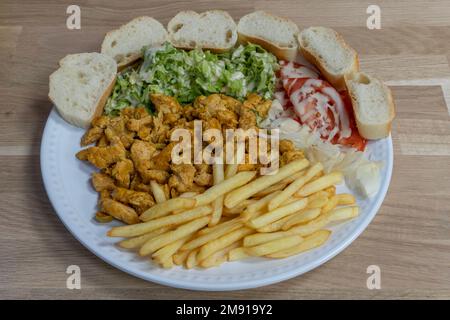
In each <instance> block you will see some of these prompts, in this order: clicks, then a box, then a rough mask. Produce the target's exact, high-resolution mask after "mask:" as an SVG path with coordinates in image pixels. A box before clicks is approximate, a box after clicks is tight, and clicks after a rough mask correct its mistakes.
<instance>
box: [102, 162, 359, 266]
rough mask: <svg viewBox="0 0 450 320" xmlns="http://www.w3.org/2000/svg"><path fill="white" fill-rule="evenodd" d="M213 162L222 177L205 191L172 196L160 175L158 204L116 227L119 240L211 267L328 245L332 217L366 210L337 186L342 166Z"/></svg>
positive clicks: (162, 261)
mask: <svg viewBox="0 0 450 320" xmlns="http://www.w3.org/2000/svg"><path fill="white" fill-rule="evenodd" d="M224 167H225V166H224V165H220V164H215V165H213V177H214V185H213V186H212V187H210V188H209V189H207V190H206V191H205V192H203V193H201V194H195V193H185V194H183V195H181V196H180V197H178V198H174V199H169V200H166V199H165V196H164V192H163V191H162V190H161V189H160V188H161V186H159V185H158V184H157V183H152V184H151V186H152V190H153V194H154V196H155V200H156V202H157V204H156V205H154V206H153V207H151V208H150V209H148V210H147V211H145V212H144V213H143V214H142V215H141V216H140V219H141V220H142V222H141V223H138V224H133V225H127V226H120V227H114V228H112V229H111V230H110V231H109V232H108V235H109V236H111V237H124V238H126V239H124V240H122V241H121V242H119V246H120V247H122V248H127V249H135V250H138V253H139V255H140V256H143V257H146V256H149V257H151V258H152V260H153V261H154V262H156V263H157V264H159V265H161V266H162V267H164V268H171V267H173V266H174V265H180V266H181V265H182V266H184V267H186V268H188V269H190V268H194V267H203V268H210V267H215V266H219V265H220V264H222V263H224V262H226V261H236V260H241V259H244V258H248V257H268V258H285V257H289V256H292V255H296V254H298V253H301V252H304V251H307V250H310V249H313V248H316V247H318V246H320V245H322V244H323V243H324V242H326V241H327V239H328V238H329V236H330V233H331V232H330V231H329V230H326V229H324V228H325V227H326V226H327V225H329V224H331V223H336V222H341V221H344V220H348V219H351V218H354V217H356V216H357V215H358V213H359V208H358V206H356V202H355V198H354V197H353V195H351V194H336V187H335V185H336V184H339V183H341V182H342V179H343V175H342V173H340V172H331V173H328V174H324V172H323V166H322V165H321V164H320V163H315V164H313V165H310V163H309V161H308V160H306V159H301V160H296V161H293V162H291V163H288V164H286V165H285V166H283V167H281V168H280V169H279V170H278V171H277V172H276V173H275V174H273V175H265V176H257V172H256V171H243V172H237V165H227V166H226V168H224Z"/></svg>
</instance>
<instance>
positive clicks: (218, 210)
mask: <svg viewBox="0 0 450 320" xmlns="http://www.w3.org/2000/svg"><path fill="white" fill-rule="evenodd" d="M224 179H225V174H224V171H223V164H216V163H215V164H213V180H214V184H215V185H217V184H219V183H220V182H222V181H223V180H224ZM222 210H223V195H221V196H220V197H218V198H217V199H216V200H214V201H213V214H212V217H211V221H210V222H209V226H210V227H212V226H215V225H216V224H217V223H218V222H219V220H220V217H222Z"/></svg>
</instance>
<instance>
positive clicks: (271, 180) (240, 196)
mask: <svg viewBox="0 0 450 320" xmlns="http://www.w3.org/2000/svg"><path fill="white" fill-rule="evenodd" d="M308 165H309V161H308V160H306V159H301V160H296V161H292V162H291V163H288V164H287V165H285V166H284V167H281V168H280V169H278V172H277V173H275V174H273V175H265V176H261V177H259V178H257V179H256V180H254V181H252V182H250V183H249V184H247V185H245V186H242V187H240V188H238V189H236V190H234V191H232V192H230V193H229V194H227V195H226V196H225V200H224V204H225V206H226V207H227V208H232V207H234V206H235V205H237V204H238V203H239V202H241V201H242V200H245V199H248V198H250V197H251V196H252V195H254V194H256V193H258V192H259V191H261V190H264V189H266V188H268V187H270V186H271V185H273V184H275V183H277V182H280V181H281V180H283V179H284V178H286V177H289V176H290V175H293V174H295V173H297V172H299V171H301V170H303V169H305V168H306V167H307V166H308Z"/></svg>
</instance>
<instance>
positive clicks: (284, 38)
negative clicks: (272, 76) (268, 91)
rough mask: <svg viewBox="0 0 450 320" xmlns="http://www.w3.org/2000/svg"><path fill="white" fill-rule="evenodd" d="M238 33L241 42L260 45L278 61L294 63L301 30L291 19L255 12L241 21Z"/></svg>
mask: <svg viewBox="0 0 450 320" xmlns="http://www.w3.org/2000/svg"><path fill="white" fill-rule="evenodd" d="M237 32H238V39H239V42H242V43H246V42H252V43H256V44H259V45H260V46H261V47H263V48H264V49H266V50H268V51H270V52H272V53H273V54H274V55H275V56H277V58H278V59H282V60H288V61H292V60H294V59H295V57H296V56H297V52H298V43H297V35H298V32H299V30H298V27H297V25H296V24H295V23H294V22H292V21H291V20H289V19H285V18H281V17H277V16H274V15H271V14H269V13H267V12H264V11H255V12H252V13H249V14H247V15H245V16H243V17H242V18H241V19H240V20H239V23H238V26H237Z"/></svg>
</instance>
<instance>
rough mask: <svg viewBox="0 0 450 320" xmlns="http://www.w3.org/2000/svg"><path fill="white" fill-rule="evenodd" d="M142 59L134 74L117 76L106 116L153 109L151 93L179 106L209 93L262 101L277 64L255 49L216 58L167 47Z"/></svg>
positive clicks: (271, 84) (130, 71)
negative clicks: (172, 99) (258, 97)
mask: <svg viewBox="0 0 450 320" xmlns="http://www.w3.org/2000/svg"><path fill="white" fill-rule="evenodd" d="M143 57H144V59H143V62H142V64H141V66H140V67H139V68H138V69H137V70H135V69H132V68H128V69H126V70H124V71H123V72H121V73H119V74H118V76H117V82H116V84H115V87H114V89H113V92H112V94H111V96H110V98H109V99H108V101H107V103H106V106H105V113H106V114H110V115H116V114H118V112H119V111H120V110H121V109H123V108H125V107H127V106H135V107H136V106H145V107H147V108H148V109H149V110H151V109H152V105H151V102H150V99H149V94H151V93H161V94H165V95H169V96H173V97H176V98H177V99H178V101H179V102H180V103H183V104H186V103H190V102H192V101H193V100H194V99H195V98H196V97H198V96H200V95H208V94H212V93H223V94H226V95H229V96H232V97H235V98H237V99H244V98H245V97H246V96H247V94H248V93H250V92H255V93H257V94H259V95H261V96H263V97H264V98H265V99H270V98H272V96H273V92H274V88H275V81H276V77H275V71H276V70H277V69H278V63H277V59H276V58H275V56H274V55H272V54H271V53H269V52H267V51H266V50H264V49H263V48H261V47H260V46H258V45H255V44H247V45H245V46H242V45H241V46H239V47H237V48H235V49H234V50H232V51H229V52H226V53H223V54H214V53H211V52H209V51H203V50H201V49H196V50H191V51H185V50H181V49H176V48H174V47H173V46H172V45H171V44H169V43H166V44H164V46H163V47H162V48H157V49H155V48H150V49H147V48H144V49H143Z"/></svg>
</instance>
